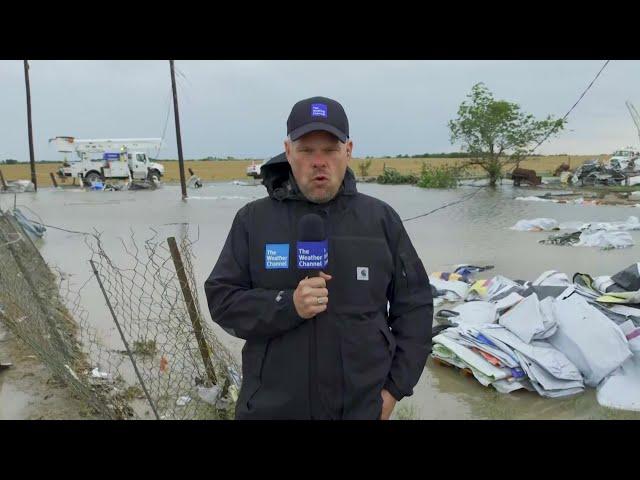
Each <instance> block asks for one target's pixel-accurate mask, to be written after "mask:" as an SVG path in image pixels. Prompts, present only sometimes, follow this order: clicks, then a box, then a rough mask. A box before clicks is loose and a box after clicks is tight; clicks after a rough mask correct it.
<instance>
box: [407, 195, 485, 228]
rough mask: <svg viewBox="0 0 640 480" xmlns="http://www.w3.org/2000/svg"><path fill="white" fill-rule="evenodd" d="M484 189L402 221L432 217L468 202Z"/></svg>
mask: <svg viewBox="0 0 640 480" xmlns="http://www.w3.org/2000/svg"><path fill="white" fill-rule="evenodd" d="M483 188H485V186H482V187H479V188H478V189H477V190H476V191H475V192H472V193H470V194H468V195H465V196H464V197H462V198H461V199H459V200H456V201H455V202H451V203H447V204H445V205H442V206H440V207H438V208H434V209H433V210H431V211H429V212H427V213H423V214H420V215H416V216H415V217H410V218H403V219H402V221H403V222H408V221H409V220H415V219H416V218H421V217H426V216H427V215H431V214H432V213H434V212H437V211H438V210H442V209H443V208H447V207H450V206H452V205H456V204H458V203H462V202H464V201H466V200H469V199H470V198H471V197H473V196H474V195H476V194H477V193H478V192H479V191H480V190H482V189H483Z"/></svg>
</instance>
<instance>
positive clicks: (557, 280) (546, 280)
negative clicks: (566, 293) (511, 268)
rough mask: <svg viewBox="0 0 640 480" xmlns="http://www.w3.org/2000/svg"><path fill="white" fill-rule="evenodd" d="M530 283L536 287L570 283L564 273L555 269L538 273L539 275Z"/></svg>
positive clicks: (563, 285) (561, 285) (562, 285)
mask: <svg viewBox="0 0 640 480" xmlns="http://www.w3.org/2000/svg"><path fill="white" fill-rule="evenodd" d="M532 285H533V286H536V287H537V286H544V287H565V286H569V285H571V282H570V281H569V277H567V274H566V273H562V272H558V271H557V270H547V271H546V272H544V273H542V274H540V276H539V277H538V278H536V279H535V280H534V281H533V283H532Z"/></svg>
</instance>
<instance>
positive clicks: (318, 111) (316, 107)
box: [311, 103, 327, 118]
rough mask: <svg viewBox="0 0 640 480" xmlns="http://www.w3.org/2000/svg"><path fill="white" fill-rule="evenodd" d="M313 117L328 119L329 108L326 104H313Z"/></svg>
mask: <svg viewBox="0 0 640 480" xmlns="http://www.w3.org/2000/svg"><path fill="white" fill-rule="evenodd" d="M311 116H312V117H324V118H327V106H326V105H325V104H324V103H312V104H311Z"/></svg>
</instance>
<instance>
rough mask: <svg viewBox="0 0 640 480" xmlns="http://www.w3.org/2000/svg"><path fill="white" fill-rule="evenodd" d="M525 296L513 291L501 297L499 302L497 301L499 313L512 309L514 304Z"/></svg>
mask: <svg viewBox="0 0 640 480" xmlns="http://www.w3.org/2000/svg"><path fill="white" fill-rule="evenodd" d="M523 298H524V297H523V296H522V295H520V294H518V293H516V292H511V293H510V294H509V295H507V296H506V297H504V298H501V299H500V300H498V301H497V302H495V305H496V308H497V309H498V313H499V314H501V313H502V312H503V311H505V310H508V309H510V308H511V307H513V306H514V305H517V304H518V303H519V302H520V301H521V300H522V299H523Z"/></svg>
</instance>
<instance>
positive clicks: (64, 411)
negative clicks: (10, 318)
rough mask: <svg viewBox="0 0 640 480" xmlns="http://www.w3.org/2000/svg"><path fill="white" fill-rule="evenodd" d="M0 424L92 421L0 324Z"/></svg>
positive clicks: (26, 349)
mask: <svg viewBox="0 0 640 480" xmlns="http://www.w3.org/2000/svg"><path fill="white" fill-rule="evenodd" d="M0 362H1V363H13V366H12V367H10V368H8V369H6V370H2V371H0V420H80V419H87V418H92V416H91V414H90V413H89V412H88V410H87V408H86V407H85V406H84V405H83V403H82V402H80V401H79V400H78V399H77V398H75V397H74V394H73V392H72V391H71V390H70V389H69V388H67V387H66V386H65V385H64V384H62V383H60V382H58V381H57V380H56V379H55V378H53V376H52V375H51V373H50V372H49V370H47V368H46V367H45V366H44V365H43V364H42V363H41V362H40V361H39V360H38V358H37V357H36V355H35V354H34V352H33V351H32V350H31V349H30V348H29V346H28V345H26V344H25V343H24V342H23V341H22V340H20V339H19V338H17V337H15V335H13V334H12V333H11V331H10V330H9V329H8V328H7V327H6V326H5V325H4V324H3V323H2V322H0Z"/></svg>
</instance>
